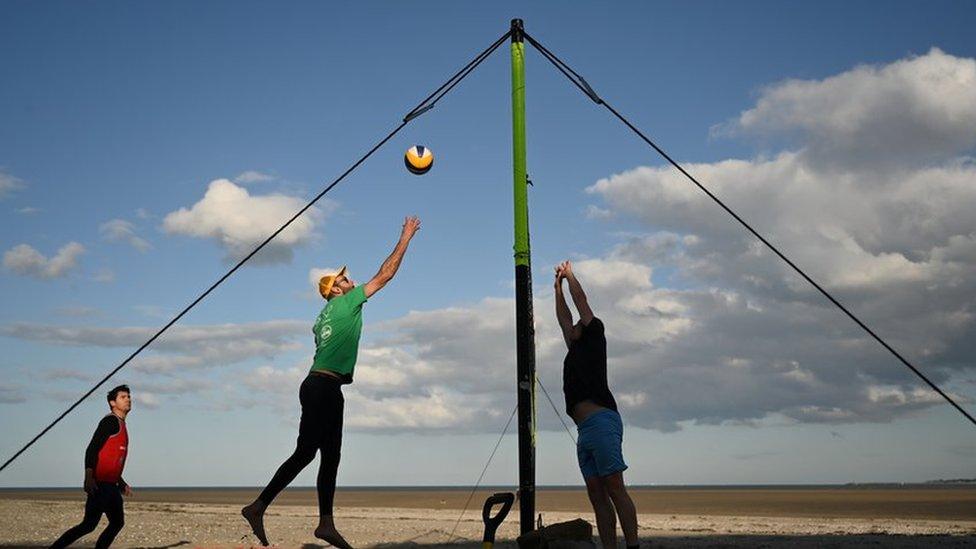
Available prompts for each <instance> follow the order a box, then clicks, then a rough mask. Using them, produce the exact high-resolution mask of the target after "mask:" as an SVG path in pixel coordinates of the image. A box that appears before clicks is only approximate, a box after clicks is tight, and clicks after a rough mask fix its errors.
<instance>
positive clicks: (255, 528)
mask: <svg viewBox="0 0 976 549" xmlns="http://www.w3.org/2000/svg"><path fill="white" fill-rule="evenodd" d="M267 508H268V506H267V505H265V504H264V502H263V501H261V500H259V499H256V500H254V502H253V503H251V504H250V505H248V506H247V507H245V508H243V509H241V516H242V517H244V520H246V521H247V523H248V524H249V525H250V526H251V532H254V535H255V536H257V538H258V541H260V542H261V545H268V536H267V534H265V533H264V511H265V509H267Z"/></svg>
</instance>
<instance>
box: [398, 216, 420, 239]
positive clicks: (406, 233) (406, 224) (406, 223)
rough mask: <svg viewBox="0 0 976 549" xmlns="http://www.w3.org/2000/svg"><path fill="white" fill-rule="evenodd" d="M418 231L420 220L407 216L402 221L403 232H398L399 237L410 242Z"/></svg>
mask: <svg viewBox="0 0 976 549" xmlns="http://www.w3.org/2000/svg"><path fill="white" fill-rule="evenodd" d="M419 230H420V218H419V217H417V216H415V215H411V216H407V217H405V218H404V219H403V230H402V231H400V237H401V238H406V239H407V240H410V239H411V238H413V235H415V234H417V231H419Z"/></svg>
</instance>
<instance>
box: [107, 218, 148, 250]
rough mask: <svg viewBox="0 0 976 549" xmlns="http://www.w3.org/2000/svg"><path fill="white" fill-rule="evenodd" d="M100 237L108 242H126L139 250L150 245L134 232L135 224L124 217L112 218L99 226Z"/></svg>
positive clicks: (146, 248) (145, 248)
mask: <svg viewBox="0 0 976 549" xmlns="http://www.w3.org/2000/svg"><path fill="white" fill-rule="evenodd" d="M99 232H101V233H102V238H104V239H105V240H108V241H110V242H119V241H122V242H126V243H128V244H129V245H130V246H132V247H133V248H135V249H137V250H139V251H140V252H146V251H147V250H149V249H150V248H152V245H151V244H150V243H149V242H147V241H146V240H145V239H143V238H141V237H140V236H139V235H137V234H136V228H135V225H133V224H132V223H131V222H129V221H126V220H124V219H113V220H111V221H106V222H105V223H102V225H101V227H99Z"/></svg>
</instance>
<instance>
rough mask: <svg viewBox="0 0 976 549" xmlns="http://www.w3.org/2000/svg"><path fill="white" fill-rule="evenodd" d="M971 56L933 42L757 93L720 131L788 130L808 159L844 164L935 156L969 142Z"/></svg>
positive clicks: (974, 142)
mask: <svg viewBox="0 0 976 549" xmlns="http://www.w3.org/2000/svg"><path fill="white" fill-rule="evenodd" d="M973 127H976V60H973V59H966V58H960V57H955V56H952V55H949V54H946V53H944V52H942V51H941V50H939V49H937V48H933V49H932V50H930V51H929V52H928V53H927V54H925V55H921V56H917V57H910V58H907V59H903V60H900V61H896V62H894V63H890V64H887V65H880V66H867V65H865V66H860V67H857V68H854V69H852V70H850V71H847V72H844V73H841V74H838V75H836V76H831V77H829V78H825V79H823V80H788V81H786V82H781V83H779V84H775V85H773V86H770V87H768V88H766V89H764V90H763V91H762V95H761V96H760V98H759V101H758V102H757V103H756V106H755V107H753V108H751V109H749V110H747V111H745V112H743V113H742V114H741V115H740V116H739V117H738V119H736V120H735V121H734V122H732V123H730V124H728V125H726V126H725V130H726V131H731V132H733V133H735V132H744V133H753V134H761V135H773V136H776V135H783V134H787V135H790V134H792V135H793V136H794V137H795V138H796V139H799V140H801V141H802V142H803V144H804V146H803V153H804V154H805V155H810V156H812V158H811V161H813V162H814V163H817V162H821V161H828V162H830V163H832V164H833V163H841V164H843V165H845V166H852V165H856V166H860V167H864V168H867V167H869V166H871V167H873V168H874V169H876V170H877V169H879V168H881V167H884V166H887V165H905V164H906V163H907V164H917V163H920V162H921V163H924V162H930V161H941V160H944V159H946V158H948V157H951V156H952V155H955V154H959V153H961V152H964V151H966V150H970V149H971V148H972V147H973V146H976V132H974V131H973Z"/></svg>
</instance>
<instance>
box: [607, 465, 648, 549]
mask: <svg viewBox="0 0 976 549" xmlns="http://www.w3.org/2000/svg"><path fill="white" fill-rule="evenodd" d="M603 481H604V485H605V486H606V489H607V495H609V496H610V500H611V501H613V506H614V507H616V508H617V516H618V517H620V528H621V529H622V530H623V531H624V539H626V540H627V546H628V547H635V546H637V545H639V544H640V540H639V539H638V538H637V508H636V507H635V506H634V500H632V499H630V494H628V493H627V487H626V486H625V485H624V474H623V472H620V473H614V474H612V475H609V476H606V477H603Z"/></svg>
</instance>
